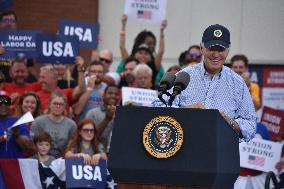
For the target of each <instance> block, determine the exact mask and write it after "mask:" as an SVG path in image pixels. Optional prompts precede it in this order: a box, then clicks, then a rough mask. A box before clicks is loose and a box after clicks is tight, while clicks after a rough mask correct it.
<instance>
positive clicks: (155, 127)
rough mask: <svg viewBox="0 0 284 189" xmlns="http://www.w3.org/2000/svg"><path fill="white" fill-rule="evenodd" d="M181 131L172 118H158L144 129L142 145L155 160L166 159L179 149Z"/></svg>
mask: <svg viewBox="0 0 284 189" xmlns="http://www.w3.org/2000/svg"><path fill="white" fill-rule="evenodd" d="M182 142H183V130H182V128H181V125H180V124H179V123H178V122H177V121H176V120H175V119H174V118H172V117H169V116H158V117H155V118H154V119H152V120H151V121H150V122H149V123H148V124H147V125H146V127H145V128H144V131H143V144H144V147H145V149H146V150H147V152H148V153H150V154H151V155H152V156H154V157H156V158H168V157H171V156H173V155H175V153H177V151H178V150H179V149H180V148H181V145H182Z"/></svg>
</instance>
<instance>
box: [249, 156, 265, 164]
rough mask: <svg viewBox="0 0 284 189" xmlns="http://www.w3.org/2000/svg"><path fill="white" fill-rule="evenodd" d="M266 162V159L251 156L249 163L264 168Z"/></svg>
mask: <svg viewBox="0 0 284 189" xmlns="http://www.w3.org/2000/svg"><path fill="white" fill-rule="evenodd" d="M264 162H265V158H264V157H259V156H254V155H249V157H248V163H249V164H252V165H257V166H263V165H264Z"/></svg>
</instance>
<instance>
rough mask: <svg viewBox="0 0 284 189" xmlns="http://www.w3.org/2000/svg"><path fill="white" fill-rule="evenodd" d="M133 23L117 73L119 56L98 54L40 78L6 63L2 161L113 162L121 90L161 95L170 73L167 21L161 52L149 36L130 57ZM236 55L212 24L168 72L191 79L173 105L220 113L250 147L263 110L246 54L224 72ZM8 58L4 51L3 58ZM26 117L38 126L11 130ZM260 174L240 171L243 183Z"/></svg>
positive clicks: (13, 25) (6, 22)
mask: <svg viewBox="0 0 284 189" xmlns="http://www.w3.org/2000/svg"><path fill="white" fill-rule="evenodd" d="M0 22H1V23H0V29H17V17H16V14H15V13H14V12H12V11H6V12H3V13H2V15H1V18H0ZM126 24H127V16H126V15H123V16H122V18H121V32H120V39H119V44H118V46H119V48H120V53H121V62H120V64H119V66H118V68H117V70H116V72H112V71H111V70H110V66H111V64H112V62H113V54H112V50H113V49H112V50H110V49H104V50H101V51H99V52H98V51H95V53H93V54H92V56H91V59H90V60H84V59H83V58H82V57H80V56H79V57H77V58H76V61H75V62H74V64H73V65H72V66H67V65H65V64H56V63H50V64H45V65H42V66H41V67H40V70H39V73H37V72H36V71H35V64H37V63H36V62H35V61H34V60H31V59H26V58H25V57H15V58H13V59H3V58H1V60H0V136H1V137H0V158H24V157H25V158H36V159H38V160H39V161H41V162H43V163H44V164H46V165H47V166H48V165H50V163H51V161H52V160H54V159H55V158H59V157H78V158H83V159H84V162H85V163H86V164H97V163H98V161H99V159H107V154H108V152H109V148H110V142H111V135H112V129H113V127H114V126H113V124H114V123H113V121H114V116H115V111H116V106H119V105H120V104H121V103H120V102H121V87H124V86H128V87H136V88H144V89H154V90H155V89H157V86H158V84H159V81H160V79H161V77H162V76H163V74H164V72H165V71H164V68H163V55H164V52H165V34H164V31H165V29H166V27H167V21H166V20H165V21H163V22H162V23H161V26H160V34H159V45H158V50H156V49H157V48H156V46H157V39H156V36H155V35H154V34H153V32H151V31H149V30H143V31H141V32H140V33H138V34H137V36H136V37H135V40H134V44H133V48H132V50H131V53H128V50H127V49H126V47H125V41H126V36H129V35H126ZM216 30H220V31H221V32H223V36H222V33H221V36H220V37H221V38H220V39H222V40H223V42H224V43H222V44H220V43H216V44H215V43H209V42H211V38H212V37H214V38H219V37H218V35H220V34H218V33H215V31H216ZM213 32H214V36H213ZM226 35H229V36H226ZM222 40H221V41H222ZM215 42H216V41H215ZM110 48H114V47H110ZM229 48H230V33H229V31H228V30H227V29H226V28H225V27H223V26H220V25H213V26H212V27H209V29H208V31H207V30H206V31H205V32H204V34H203V38H202V43H201V44H200V45H192V46H190V47H189V48H188V49H187V50H185V51H183V52H181V54H180V55H179V56H177V62H178V64H175V63H173V66H171V67H170V68H169V69H168V70H167V72H171V73H174V74H176V73H177V72H179V71H180V70H182V69H183V71H186V72H188V73H190V75H191V82H190V85H189V86H188V88H187V91H185V92H184V93H182V94H181V95H180V97H179V98H178V99H176V100H175V101H174V103H176V104H177V106H185V107H190V108H214V109H219V110H220V112H221V114H222V115H223V116H224V118H225V120H227V121H228V123H230V124H231V126H232V127H233V129H235V131H236V132H237V133H238V134H239V136H240V138H242V139H243V140H245V141H249V140H250V139H251V138H253V137H254V135H255V130H256V122H255V121H256V117H255V111H257V110H258V109H259V108H260V107H261V103H260V88H259V86H258V85H257V84H256V83H254V82H252V81H251V80H250V75H249V72H248V68H249V65H248V58H247V57H246V56H245V55H242V54H238V55H234V56H233V57H232V58H231V62H230V64H229V66H230V68H229V67H227V66H223V64H224V63H225V61H226V58H227V56H228V52H229ZM4 53H5V48H4V47H0V54H4ZM220 62H221V63H220ZM205 91H206V93H205ZM224 94H226V97H225V96H224ZM236 94H238V95H236ZM193 97H195V98H193ZM251 97H252V98H251ZM251 99H252V101H251ZM26 112H31V114H32V115H33V117H34V118H35V120H34V122H32V123H30V124H28V125H26V124H24V125H20V126H18V127H13V128H10V126H12V125H13V123H15V122H16V120H17V119H18V118H19V117H21V116H22V115H24V114H25V113H26ZM259 127H261V126H259V125H258V126H257V128H259ZM264 130H265V128H264ZM257 131H258V130H257ZM266 132H267V131H266ZM266 136H267V135H262V138H264V139H268V138H267V137H266ZM281 168H282V167H281ZM260 174H262V173H261V172H257V171H253V170H248V169H244V168H242V169H241V176H248V175H250V176H256V175H260Z"/></svg>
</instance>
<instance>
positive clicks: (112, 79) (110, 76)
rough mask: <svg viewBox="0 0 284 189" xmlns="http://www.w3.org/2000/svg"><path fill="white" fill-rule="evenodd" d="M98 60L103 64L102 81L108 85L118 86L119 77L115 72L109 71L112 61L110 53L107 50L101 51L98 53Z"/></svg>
mask: <svg viewBox="0 0 284 189" xmlns="http://www.w3.org/2000/svg"><path fill="white" fill-rule="evenodd" d="M99 60H100V61H101V62H102V63H103V66H104V73H105V74H104V77H103V81H104V82H105V83H107V84H108V85H114V84H115V85H116V86H118V85H119V83H120V76H119V74H118V73H116V72H111V71H110V66H111V64H112V61H113V55H112V52H111V51H110V50H108V49H105V50H102V51H100V52H99Z"/></svg>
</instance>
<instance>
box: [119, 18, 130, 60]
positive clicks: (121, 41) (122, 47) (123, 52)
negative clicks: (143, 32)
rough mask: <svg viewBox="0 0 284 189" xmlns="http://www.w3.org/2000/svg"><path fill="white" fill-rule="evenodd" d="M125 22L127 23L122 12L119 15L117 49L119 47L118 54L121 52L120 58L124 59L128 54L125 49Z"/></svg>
mask: <svg viewBox="0 0 284 189" xmlns="http://www.w3.org/2000/svg"><path fill="white" fill-rule="evenodd" d="M126 23H127V15H125V14H123V15H122V17H121V31H120V37H119V49H120V54H121V58H122V59H123V60H124V61H125V60H126V59H127V58H128V56H129V54H128V52H127V50H126V47H125V41H126V40H125V38H126V37H125V36H126V33H125V27H126Z"/></svg>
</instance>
